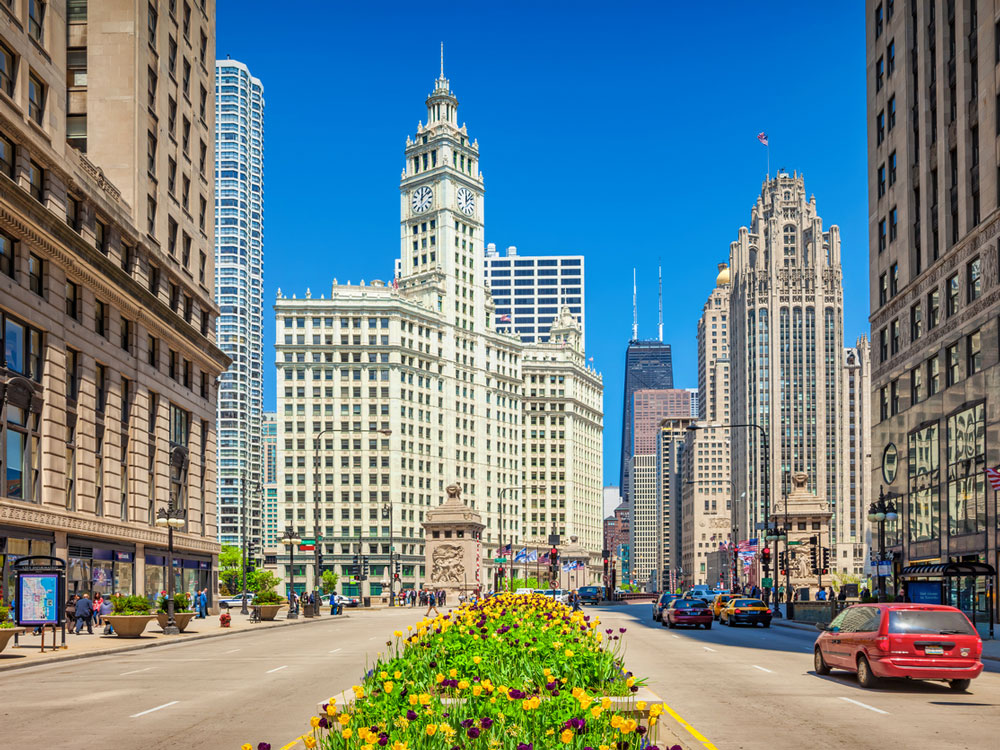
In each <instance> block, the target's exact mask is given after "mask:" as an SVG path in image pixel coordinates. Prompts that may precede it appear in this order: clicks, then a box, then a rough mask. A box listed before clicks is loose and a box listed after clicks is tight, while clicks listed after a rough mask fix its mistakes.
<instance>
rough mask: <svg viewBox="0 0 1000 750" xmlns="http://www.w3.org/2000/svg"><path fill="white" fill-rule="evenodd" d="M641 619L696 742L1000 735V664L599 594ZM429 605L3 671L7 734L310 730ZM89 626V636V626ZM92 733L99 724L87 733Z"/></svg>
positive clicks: (123, 742) (666, 686)
mask: <svg viewBox="0 0 1000 750" xmlns="http://www.w3.org/2000/svg"><path fill="white" fill-rule="evenodd" d="M587 611H588V613H589V614H595V615H597V616H598V617H600V618H601V621H602V623H604V624H605V625H607V626H609V627H611V626H614V627H625V628H627V629H628V632H627V634H626V636H625V637H626V647H627V652H626V659H627V661H628V664H629V666H630V668H631V669H632V670H633V671H635V672H636V673H637V674H639V675H646V676H647V677H648V678H649V685H650V687H651V688H652V689H653V690H654V691H655V692H656V693H658V694H659V695H660V696H661V697H662V698H663V700H664V701H665V702H666V703H667V704H668V705H669V706H670V707H671V709H672V710H673V711H674V712H676V714H677V715H678V716H679V717H680V718H681V719H683V720H684V721H686V722H687V723H688V724H690V725H691V726H692V727H693V728H694V730H695V731H697V732H698V733H700V734H701V735H702V736H703V737H704V738H705V741H706V742H707V743H708V744H707V745H706V744H705V742H702V741H699V740H698V739H696V738H695V736H694V735H692V734H691V733H689V732H688V731H687V730H686V729H684V728H683V727H682V726H681V725H680V724H679V723H678V722H677V721H675V720H674V719H672V718H669V717H667V716H664V719H665V720H666V721H667V722H669V723H670V724H671V725H672V727H671V728H672V729H673V731H674V732H675V733H676V734H677V735H678V736H679V737H682V738H684V740H685V746H686V747H689V748H705V747H709V748H710V747H713V746H714V747H717V748H719V750H729V749H736V748H752V749H754V750H756V749H758V748H767V750H778V749H781V748H789V749H791V748H794V749H795V750H799V749H800V748H837V750H843V748H851V750H864V749H866V748H878V749H879V750H884V749H885V748H894V747H900V748H909V747H913V748H916V747H921V748H923V747H933V748H935V750H942V749H948V750H950V749H952V748H969V749H970V750H973V749H974V750H983V749H984V748H997V747H1000V741H998V740H997V729H998V727H1000V674H998V670H997V666H998V665H997V664H996V663H992V664H990V665H989V666H988V669H989V670H991V671H989V672H986V673H984V674H983V675H982V676H981V677H980V678H979V679H978V680H975V681H974V682H973V683H972V688H971V690H970V692H969V693H967V694H961V693H954V692H952V691H951V690H950V689H949V688H948V687H947V686H943V685H940V684H936V683H905V682H900V683H889V684H887V685H886V686H885V687H884V688H880V689H878V690H864V689H862V688H860V687H859V686H858V683H857V680H856V679H855V678H854V677H853V675H847V674H846V673H838V672H834V673H833V674H832V675H830V676H829V677H818V676H817V675H815V674H814V673H813V672H812V644H813V641H814V636H813V634H812V633H810V632H804V631H798V630H791V629H787V628H778V627H772V628H771V629H769V630H764V629H763V628H755V629H751V628H737V629H730V628H723V627H719V626H718V625H716V626H715V627H714V628H713V629H712V630H711V631H705V630H672V631H671V630H667V629H666V628H663V627H661V626H660V625H659V624H658V623H653V622H652V619H651V618H650V616H649V606H648V605H644V606H640V605H636V606H628V607H613V608H607V609H600V608H589V607H588V608H587ZM421 614H422V611H421V610H419V609H404V610H380V611H374V612H365V611H357V612H350V613H349V617H348V618H346V619H343V620H339V621H330V620H326V621H324V622H317V623H310V624H306V625H302V626H299V627H290V628H277V629H274V630H270V631H263V632H260V633H252V634H248V635H242V636H239V637H234V638H223V639H207V640H202V641H195V642H191V643H188V644H179V645H177V646H166V647H161V648H153V649H147V650H143V651H136V652H130V653H126V654H122V655H120V656H114V657H99V658H90V659H80V660H77V661H69V662H63V663H61V664H52V665H47V666H40V667H34V668H28V669H23V670H14V671H11V672H7V673H4V674H3V675H0V747H4V748H6V747H11V748H43V747H44V748H74V749H75V748H78V747H80V745H81V741H85V742H86V743H87V744H93V743H97V744H98V745H100V746H102V747H113V748H122V749H123V750H133V749H134V750H158V749H161V748H162V749H164V750H166V749H169V750H181V749H182V748H183V749H184V750H199V749H205V750H208V749H211V750H235V749H236V748H239V747H240V745H241V744H242V743H244V742H252V743H253V745H254V746H255V747H256V743H257V742H259V741H262V740H263V741H266V742H270V743H271V745H272V747H273V748H274V750H279V749H280V748H281V747H282V746H284V745H285V744H287V743H289V742H291V741H292V740H293V739H294V738H296V737H297V736H299V735H300V734H302V733H303V732H304V731H306V729H307V728H308V720H309V717H310V716H312V715H313V714H314V713H315V707H316V704H317V703H318V702H320V701H322V700H324V699H326V698H328V697H330V696H331V695H334V694H335V693H338V692H340V691H341V690H345V689H347V688H349V687H350V686H351V685H353V684H355V683H356V682H357V681H358V679H359V677H360V676H361V674H362V673H363V672H364V671H365V670H366V669H367V666H366V665H368V664H371V662H372V661H374V659H375V657H376V656H377V654H378V652H379V650H380V649H382V648H384V647H385V642H386V640H388V639H390V638H391V634H392V631H393V630H394V629H397V628H400V627H405V626H406V625H408V624H412V623H413V622H415V621H417V620H418V619H419V618H420V616H421ZM81 637H85V636H81ZM84 738H86V739H84Z"/></svg>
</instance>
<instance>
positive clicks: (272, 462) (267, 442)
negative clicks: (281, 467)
mask: <svg viewBox="0 0 1000 750" xmlns="http://www.w3.org/2000/svg"><path fill="white" fill-rule="evenodd" d="M260 433H261V449H262V453H263V457H262V459H261V485H262V489H263V492H262V497H263V507H262V508H261V516H262V518H263V522H262V524H261V537H262V538H261V547H262V548H263V552H264V554H265V556H266V555H271V556H274V555H276V554H277V550H278V544H279V542H278V537H279V536H280V534H279V533H278V415H277V413H275V412H273V411H266V412H264V413H263V415H262V417H261V429H260ZM282 530H284V529H283V528H282Z"/></svg>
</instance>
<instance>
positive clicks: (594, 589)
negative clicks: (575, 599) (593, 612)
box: [580, 586, 598, 594]
mask: <svg viewBox="0 0 1000 750" xmlns="http://www.w3.org/2000/svg"><path fill="white" fill-rule="evenodd" d="M597 591H598V589H597V586H584V587H583V588H582V589H580V593H581V594H596V593H597Z"/></svg>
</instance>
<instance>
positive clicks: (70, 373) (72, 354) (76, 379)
mask: <svg viewBox="0 0 1000 750" xmlns="http://www.w3.org/2000/svg"><path fill="white" fill-rule="evenodd" d="M79 395H80V352H78V351H76V350H75V349H67V350H66V397H67V398H69V399H71V400H73V401H76V399H77V397H78V396H79Z"/></svg>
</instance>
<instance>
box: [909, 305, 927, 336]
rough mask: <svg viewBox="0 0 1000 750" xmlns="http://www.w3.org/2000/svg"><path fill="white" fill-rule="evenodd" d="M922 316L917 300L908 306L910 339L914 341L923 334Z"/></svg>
mask: <svg viewBox="0 0 1000 750" xmlns="http://www.w3.org/2000/svg"><path fill="white" fill-rule="evenodd" d="M923 322H924V321H923V317H922V315H921V310H920V303H919V302H918V303H917V304H915V305H914V306H913V307H911V308H910V340H911V341H916V340H917V339H919V338H920V337H921V335H923Z"/></svg>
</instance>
